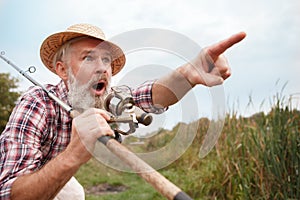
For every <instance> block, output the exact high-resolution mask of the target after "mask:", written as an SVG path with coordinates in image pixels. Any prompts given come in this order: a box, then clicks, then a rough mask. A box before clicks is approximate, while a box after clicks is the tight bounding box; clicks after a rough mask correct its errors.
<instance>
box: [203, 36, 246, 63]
mask: <svg viewBox="0 0 300 200" xmlns="http://www.w3.org/2000/svg"><path fill="white" fill-rule="evenodd" d="M245 37H246V33H245V32H240V33H237V34H234V35H232V36H230V37H229V38H227V39H225V40H222V41H220V42H218V43H216V44H213V45H211V46H209V47H208V48H207V52H208V54H209V56H210V57H211V58H212V59H213V60H214V61H215V60H216V59H217V58H218V57H219V55H221V54H222V53H224V52H225V51H226V50H227V49H228V48H230V47H231V46H233V45H234V44H236V43H238V42H240V41H242V40H243V39H244V38H245Z"/></svg>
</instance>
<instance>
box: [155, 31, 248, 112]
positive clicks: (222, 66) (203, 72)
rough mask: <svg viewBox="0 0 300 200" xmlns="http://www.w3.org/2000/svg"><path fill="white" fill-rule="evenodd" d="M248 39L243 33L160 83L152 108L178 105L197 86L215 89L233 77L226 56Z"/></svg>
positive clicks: (174, 72) (204, 51)
mask: <svg viewBox="0 0 300 200" xmlns="http://www.w3.org/2000/svg"><path fill="white" fill-rule="evenodd" d="M245 37H246V34H245V33H243V32H241V33H237V34H235V35H232V36H231V37H229V38H228V39H225V40H223V41H221V42H218V43H216V44H214V45H211V46H208V47H206V48H204V49H203V50H202V51H201V52H200V53H199V54H198V56H197V57H196V58H195V59H194V60H192V61H190V62H189V63H186V64H185V65H183V66H180V67H179V68H177V69H176V70H175V71H173V72H172V73H170V74H168V75H167V76H165V77H162V78H161V79H159V80H157V81H156V82H155V84H154V85H153V88H152V98H153V104H154V105H156V106H160V107H167V106H170V105H172V104H175V103H176V102H178V101H179V100H180V99H181V98H182V97H183V96H184V95H185V94H186V93H187V92H188V91H189V90H191V89H192V88H193V87H194V86H195V85H197V84H202V85H205V86H215V85H220V84H222V83H223V81H224V80H226V79H227V78H228V77H229V76H230V75H231V70H230V67H229V65H228V62H227V60H226V58H225V57H224V55H223V53H224V52H225V51H226V50H227V49H228V48H230V47H231V46H233V45H234V44H236V43H238V42H240V41H241V40H243V39H244V38H245Z"/></svg>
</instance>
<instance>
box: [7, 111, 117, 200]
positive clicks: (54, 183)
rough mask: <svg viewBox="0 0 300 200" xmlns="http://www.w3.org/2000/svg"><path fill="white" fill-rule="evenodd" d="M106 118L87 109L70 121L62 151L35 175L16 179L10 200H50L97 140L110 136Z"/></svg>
mask: <svg viewBox="0 0 300 200" xmlns="http://www.w3.org/2000/svg"><path fill="white" fill-rule="evenodd" d="M108 119H109V116H108V115H107V113H106V112H105V111H103V110H100V109H89V110H87V111H86V112H84V113H82V114H81V115H79V116H77V117H76V118H74V119H73V124H72V136H71V141H70V143H69V145H68V146H67V148H66V149H65V151H63V152H62V153H60V154H59V155H58V156H57V157H56V158H54V159H52V160H51V161H50V162H48V163H47V164H46V165H45V166H44V167H43V168H42V169H40V170H39V171H37V172H34V173H31V174H27V175H24V176H20V177H18V178H17V179H16V180H15V182H14V183H13V185H12V190H11V199H24V200H25V199H29V200H30V199H52V198H54V197H55V196H56V194H57V193H58V192H59V191H60V189H61V188H62V187H63V186H64V185H65V184H66V183H67V182H68V181H69V179H70V178H71V177H72V176H73V175H74V174H75V173H76V171H77V170H78V169H79V167H80V166H81V165H82V164H84V163H86V162H87V161H88V160H89V159H90V158H91V157H92V152H93V150H94V146H95V143H96V141H97V138H99V137H101V136H104V135H113V131H112V130H111V129H110V126H109V125H108V124H107V120H108Z"/></svg>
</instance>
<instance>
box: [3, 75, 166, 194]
mask: <svg viewBox="0 0 300 200" xmlns="http://www.w3.org/2000/svg"><path fill="white" fill-rule="evenodd" d="M152 85H153V82H152V81H150V82H145V83H144V84H142V85H141V86H140V87H138V88H137V89H136V90H132V93H133V98H134V100H135V103H136V105H137V106H139V107H141V108H143V109H144V110H145V111H147V112H152V113H161V112H163V111H164V109H157V108H155V107H154V106H153V105H152V98H151V96H152V94H151V90H152ZM46 88H47V89H48V90H50V91H53V92H54V94H56V96H57V97H58V98H60V99H61V100H62V101H64V102H67V89H66V86H65V84H64V83H63V82H62V81H61V82H60V83H59V84H58V85H56V86H53V85H47V86H46ZM71 123H72V119H71V118H70V116H69V115H68V113H67V112H66V111H65V110H64V109H62V108H61V107H60V106H59V105H58V104H57V103H56V102H55V101H53V100H52V99H50V98H49V97H48V96H47V94H46V93H45V92H44V91H43V90H42V89H41V88H40V87H37V86H34V87H32V88H30V89H29V90H28V91H27V92H26V93H24V94H23V95H22V97H21V98H20V100H19V101H18V103H17V105H16V107H15V108H14V110H13V112H12V114H11V116H10V119H9V122H8V123H7V125H6V128H5V130H4V131H3V133H2V134H1V135H0V199H9V198H10V191H11V186H12V184H13V182H14V181H15V179H16V178H17V177H18V176H21V175H24V174H28V173H32V172H34V171H37V170H39V169H40V168H42V167H43V166H44V165H45V164H46V163H47V162H48V161H50V160H51V159H52V158H54V157H55V156H57V155H58V154H59V153H60V152H61V151H63V150H64V149H65V148H66V147H67V145H68V144H69V142H70V136H71Z"/></svg>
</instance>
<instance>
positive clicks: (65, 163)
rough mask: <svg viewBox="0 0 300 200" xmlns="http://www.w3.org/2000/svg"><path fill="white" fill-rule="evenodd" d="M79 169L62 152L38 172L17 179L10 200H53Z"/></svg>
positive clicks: (65, 153)
mask: <svg viewBox="0 0 300 200" xmlns="http://www.w3.org/2000/svg"><path fill="white" fill-rule="evenodd" d="M79 167H80V164H78V163H76V162H72V159H71V157H70V156H68V153H67V152H62V153H61V154H60V155H58V156H57V157H56V158H54V159H53V160H51V161H50V162H49V163H47V164H46V165H45V166H44V167H43V168H42V169H40V170H39V171H37V172H34V173H31V174H27V175H24V176H20V177H18V178H17V179H16V180H15V182H14V183H13V185H12V190H11V199H12V200H13V199H24V200H26V199H28V200H31V199H53V198H54V197H55V196H56V194H57V193H58V192H59V191H60V189H61V188H62V187H63V186H64V185H65V184H66V183H67V182H68V180H69V179H70V178H71V177H72V176H73V175H74V174H75V173H76V171H77V170H78V169H79Z"/></svg>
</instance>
